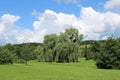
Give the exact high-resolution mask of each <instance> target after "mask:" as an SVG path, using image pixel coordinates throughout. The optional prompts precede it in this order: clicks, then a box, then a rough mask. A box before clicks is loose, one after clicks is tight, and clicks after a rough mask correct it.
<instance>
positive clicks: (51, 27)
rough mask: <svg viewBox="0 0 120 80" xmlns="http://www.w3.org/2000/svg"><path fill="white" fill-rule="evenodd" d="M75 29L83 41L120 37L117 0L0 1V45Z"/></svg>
mask: <svg viewBox="0 0 120 80" xmlns="http://www.w3.org/2000/svg"><path fill="white" fill-rule="evenodd" d="M70 27H73V28H77V29H78V30H79V34H83V35H84V40H103V39H106V38H107V37H108V36H115V37H119V36H120V0H0V45H4V44H6V43H12V44H20V43H27V42H37V43H38V42H40V43H41V42H43V40H44V36H45V35H48V34H58V35H59V34H60V32H64V31H65V29H66V28H70Z"/></svg>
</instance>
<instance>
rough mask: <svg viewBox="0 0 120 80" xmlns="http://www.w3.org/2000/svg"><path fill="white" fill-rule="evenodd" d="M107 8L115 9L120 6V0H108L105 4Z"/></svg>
mask: <svg viewBox="0 0 120 80" xmlns="http://www.w3.org/2000/svg"><path fill="white" fill-rule="evenodd" d="M104 8H105V9H115V8H120V0H108V1H107V2H106V3H105V5H104Z"/></svg>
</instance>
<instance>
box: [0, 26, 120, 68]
mask: <svg viewBox="0 0 120 80" xmlns="http://www.w3.org/2000/svg"><path fill="white" fill-rule="evenodd" d="M82 39H83V35H82V34H79V32H78V30H77V29H75V28H69V29H66V30H65V32H62V33H60V34H59V35H56V34H50V35H46V36H45V37H44V41H43V43H23V44H13V45H12V44H10V43H8V44H6V45H5V46H0V64H12V63H25V64H26V65H27V62H28V61H29V60H38V61H39V62H62V63H63V62H64V63H69V62H78V59H79V58H86V60H90V59H93V60H94V61H95V62H96V66H97V67H98V68H103V69H120V49H119V48H120V38H114V37H109V38H108V39H106V40H99V41H97V40H87V41H83V40H82Z"/></svg>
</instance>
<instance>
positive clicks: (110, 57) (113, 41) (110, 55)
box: [95, 37, 120, 69]
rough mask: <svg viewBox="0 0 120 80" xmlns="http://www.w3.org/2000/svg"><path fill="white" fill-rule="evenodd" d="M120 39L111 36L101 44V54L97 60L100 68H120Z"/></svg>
mask: <svg viewBox="0 0 120 80" xmlns="http://www.w3.org/2000/svg"><path fill="white" fill-rule="evenodd" d="M119 48H120V41H119V39H117V38H113V37H109V38H108V39H107V41H106V42H105V44H104V45H102V46H101V48H100V52H99V56H98V58H97V59H96V60H95V61H96V65H97V67H98V68H103V69H120V50H119Z"/></svg>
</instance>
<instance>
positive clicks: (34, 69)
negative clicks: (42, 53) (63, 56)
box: [0, 59, 120, 80]
mask: <svg viewBox="0 0 120 80" xmlns="http://www.w3.org/2000/svg"><path fill="white" fill-rule="evenodd" d="M28 64H29V65H28V66H25V65H24V64H13V65H0V80H119V79H120V70H105V69H97V68H96V66H95V63H94V61H92V60H90V61H85V60H84V59H80V62H79V63H38V62H37V61H30V62H29V63H28Z"/></svg>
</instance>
